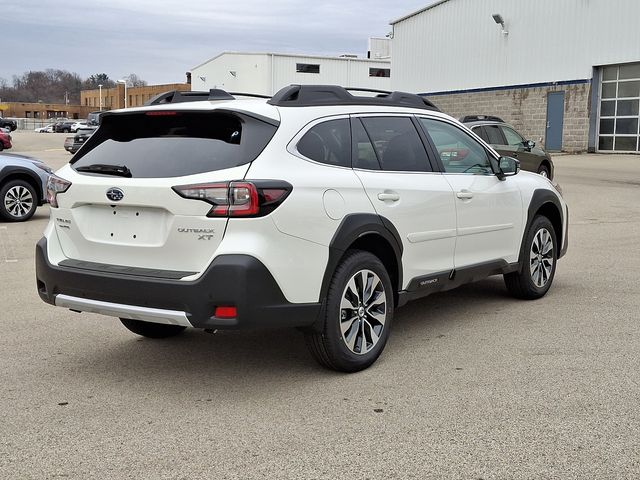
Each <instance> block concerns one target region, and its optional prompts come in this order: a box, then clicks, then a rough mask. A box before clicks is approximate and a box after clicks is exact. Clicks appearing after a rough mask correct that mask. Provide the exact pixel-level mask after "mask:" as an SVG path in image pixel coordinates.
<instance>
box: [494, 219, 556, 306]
mask: <svg viewBox="0 0 640 480" xmlns="http://www.w3.org/2000/svg"><path fill="white" fill-rule="evenodd" d="M524 252H525V253H524V258H523V265H522V267H521V269H520V271H519V272H513V273H509V274H506V275H505V276H504V282H505V284H506V286H507V289H508V290H509V293H511V294H512V295H513V296H514V297H516V298H522V299H525V300H535V299H537V298H540V297H543V296H544V295H545V294H546V293H547V291H549V288H551V283H552V282H553V277H554V276H555V273H556V261H557V259H558V248H557V241H556V232H555V230H554V229H553V225H552V224H551V222H550V221H549V219H548V218H547V217H543V216H540V215H538V216H536V217H535V218H534V219H533V222H531V227H530V228H529V231H528V232H527V237H526V238H525V250H524Z"/></svg>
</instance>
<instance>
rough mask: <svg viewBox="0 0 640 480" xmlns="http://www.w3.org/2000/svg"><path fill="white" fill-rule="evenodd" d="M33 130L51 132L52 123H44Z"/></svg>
mask: <svg viewBox="0 0 640 480" xmlns="http://www.w3.org/2000/svg"><path fill="white" fill-rule="evenodd" d="M34 131H35V132H37V133H53V123H50V124H49V125H45V126H44V127H38V128H36V129H34Z"/></svg>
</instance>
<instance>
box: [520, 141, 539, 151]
mask: <svg viewBox="0 0 640 480" xmlns="http://www.w3.org/2000/svg"><path fill="white" fill-rule="evenodd" d="M523 143H524V146H525V147H526V148H527V149H528V150H529V151H531V150H533V148H534V147H535V146H536V142H534V141H533V140H525V141H524V142H523Z"/></svg>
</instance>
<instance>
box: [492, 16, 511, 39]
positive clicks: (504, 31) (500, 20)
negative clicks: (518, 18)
mask: <svg viewBox="0 0 640 480" xmlns="http://www.w3.org/2000/svg"><path fill="white" fill-rule="evenodd" d="M492 17H493V21H494V22H496V23H497V24H498V25H500V27H502V34H503V35H505V36H507V35H509V32H508V31H507V29H506V28H505V26H504V18H502V15H500V14H499V13H494V14H493V15H492Z"/></svg>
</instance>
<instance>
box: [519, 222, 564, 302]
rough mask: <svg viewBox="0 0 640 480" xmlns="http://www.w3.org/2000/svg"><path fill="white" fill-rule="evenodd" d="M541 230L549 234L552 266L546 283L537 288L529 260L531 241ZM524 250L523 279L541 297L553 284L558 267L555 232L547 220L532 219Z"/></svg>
mask: <svg viewBox="0 0 640 480" xmlns="http://www.w3.org/2000/svg"><path fill="white" fill-rule="evenodd" d="M543 228H544V229H546V230H547V231H548V232H549V233H550V234H551V241H552V243H553V266H552V268H551V275H550V276H549V280H547V283H546V284H545V285H544V286H542V287H538V286H537V285H536V284H535V283H534V282H533V278H531V261H530V259H529V258H530V253H531V246H532V244H533V240H534V239H535V237H536V234H537V233H538V232H539V231H540V230H541V229H543ZM525 248H526V249H525V252H524V253H525V255H524V265H523V269H522V273H523V277H524V280H525V282H526V283H527V287H528V288H529V289H530V290H531V291H532V292H534V293H535V294H536V296H540V297H541V296H543V295H544V294H545V293H547V291H548V290H549V289H550V288H551V284H552V283H553V279H554V277H555V275H556V266H557V265H558V241H557V240H556V231H555V229H554V228H553V225H552V224H551V222H550V221H549V219H548V218H546V217H542V216H537V217H535V218H534V219H533V222H532V223H531V227H530V228H529V233H528V234H527V244H526V247H525Z"/></svg>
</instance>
